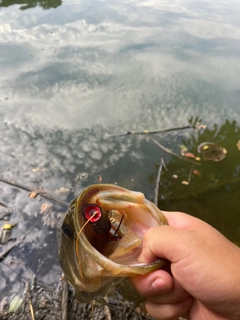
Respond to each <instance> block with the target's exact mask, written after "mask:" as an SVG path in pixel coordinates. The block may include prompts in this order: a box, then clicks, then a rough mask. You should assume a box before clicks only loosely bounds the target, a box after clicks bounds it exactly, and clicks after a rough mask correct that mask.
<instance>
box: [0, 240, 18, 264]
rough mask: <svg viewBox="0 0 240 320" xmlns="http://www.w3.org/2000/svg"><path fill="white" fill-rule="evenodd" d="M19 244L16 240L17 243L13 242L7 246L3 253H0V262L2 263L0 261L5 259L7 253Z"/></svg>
mask: <svg viewBox="0 0 240 320" xmlns="http://www.w3.org/2000/svg"><path fill="white" fill-rule="evenodd" d="M19 242H20V240H17V241H15V242H13V243H12V244H11V245H10V246H8V247H7V248H6V249H5V250H3V251H2V252H1V254H0V262H2V261H3V260H4V259H5V257H6V255H8V253H9V252H10V251H11V250H12V249H13V248H14V247H15V246H16V245H18V244H19Z"/></svg>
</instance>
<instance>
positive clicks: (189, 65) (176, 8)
mask: <svg viewBox="0 0 240 320" xmlns="http://www.w3.org/2000/svg"><path fill="white" fill-rule="evenodd" d="M21 2H22V4H17V3H16V4H15V3H14V1H8V0H2V1H0V70H1V71H0V104H1V107H0V133H1V139H0V148H1V149H0V150H1V158H0V169H1V172H0V173H1V175H2V176H3V177H5V178H6V179H9V180H12V181H15V182H18V183H21V184H23V185H26V186H28V187H29V188H32V189H34V188H36V187H40V186H41V187H43V188H44V189H46V190H48V191H49V192H52V193H53V194H54V196H55V197H57V198H59V199H62V200H63V201H66V202H70V201H71V200H72V199H73V198H74V197H75V196H76V195H77V194H78V193H79V192H80V191H81V190H82V189H83V188H84V187H86V186H88V185H90V184H92V183H97V177H98V175H101V177H102V182H103V183H118V184H119V185H121V186H123V187H127V188H130V189H134V190H138V191H142V192H144V193H145V195H146V197H147V198H148V199H150V200H151V201H153V200H154V190H155V185H156V177H157V173H158V168H159V163H160V160H161V158H163V159H164V162H165V164H166V167H167V170H166V169H164V170H163V174H162V178H161V185H160V194H159V196H158V204H159V207H160V208H162V209H165V210H183V211H185V212H188V213H190V214H192V215H194V216H198V217H200V218H202V219H204V220H206V221H207V222H209V223H210V224H212V225H213V226H215V227H216V228H218V229H219V230H220V231H221V232H223V233H224V234H225V235H226V236H227V237H228V238H229V239H231V240H232V241H234V242H236V243H238V244H239V243H240V219H239V215H240V206H239V190H240V188H239V187H240V151H239V149H238V148H237V142H238V141H239V140H240V116H239V112H240V107H239V101H240V19H239V17H240V3H239V1H236V0H235V1H234V0H231V1H218V2H217V3H216V2H214V1H209V0H205V1H190V0H185V1H184V0H182V1H181V0H179V1H177V0H176V1H154V0H149V1H147V0H146V1H144V0H143V1H124V0H120V1H117V0H116V1H94V0H90V1H89V0H88V1H86V0H85V1H63V2H61V1H44V2H43V1H38V2H37V5H36V3H33V2H31V1H24V0H23V1H21ZM35 5H36V6H35ZM197 117H199V118H201V119H202V124H204V125H206V126H207V128H206V129H205V130H203V129H202V130H196V129H185V130H176V131H173V132H170V133H165V134H155V135H152V136H151V137H153V138H154V139H155V140H157V141H158V142H160V143H161V145H163V146H164V147H165V148H168V149H170V150H172V151H173V152H174V153H176V154H178V155H180V147H179V145H185V146H186V147H187V148H188V150H189V152H191V153H193V154H195V155H198V153H197V147H198V145H199V144H200V143H202V142H205V141H207V142H214V143H216V144H217V145H219V146H221V147H223V148H225V149H226V150H227V155H226V158H225V159H224V160H223V161H221V162H214V161H206V162H204V161H200V162H197V161H195V160H192V161H193V162H187V161H184V160H182V159H179V158H178V157H176V156H175V155H172V154H171V153H169V152H165V151H163V149H161V148H159V147H158V146H157V145H156V144H155V143H153V141H152V140H151V138H149V137H150V136H144V135H128V136H124V137H115V138H112V137H111V136H112V135H119V134H124V133H126V132H127V131H133V130H135V131H142V130H163V129H167V128H173V127H179V126H186V125H188V123H189V119H193V120H194V119H196V118H197ZM193 170H197V172H198V175H194V174H193V173H192V172H193ZM195 172H196V171H195ZM173 176H174V177H175V176H177V177H178V178H177V179H174V178H173ZM188 180H189V181H190V183H189V185H184V184H182V181H188ZM60 188H68V189H70V191H69V192H60V191H61V190H63V189H61V190H60ZM56 190H58V191H56ZM54 192H55V193H54ZM0 194H1V196H0V202H1V203H3V204H4V205H6V206H7V207H9V208H11V209H12V212H13V213H12V215H11V219H10V221H12V222H18V225H17V226H16V227H15V228H14V229H13V237H19V236H20V235H24V239H23V240H22V242H21V243H20V244H19V245H18V246H16V247H15V248H14V249H13V250H12V251H11V254H9V255H8V256H7V258H6V259H5V263H6V264H3V263H0V272H1V274H2V276H1V279H3V280H2V281H1V283H0V296H4V295H5V294H10V293H13V292H16V291H20V290H22V289H23V284H22V280H21V279H22V278H24V277H25V278H30V277H31V276H32V275H33V274H34V273H37V275H38V277H39V279H40V280H41V281H42V282H44V283H47V284H54V283H55V282H56V281H57V280H58V278H59V275H60V267H59V263H58V258H57V243H56V228H55V224H56V221H58V220H59V218H60V216H61V215H62V214H63V213H64V211H65V209H64V208H62V207H61V206H55V207H54V208H53V209H52V212H51V217H50V218H51V219H50V220H51V221H47V218H46V217H45V216H44V214H43V213H41V212H40V211H41V206H42V204H44V203H45V202H46V200H44V199H39V198H36V199H30V198H29V197H28V193H27V192H26V191H23V190H20V189H19V188H14V187H12V186H10V185H7V184H5V183H2V182H0ZM43 216H44V218H43ZM0 222H1V223H3V221H0ZM4 248H5V245H2V249H4ZM10 262H11V265H10V266H9V263H10ZM19 275H20V276H21V277H22V278H20V277H19ZM56 279H57V280H56Z"/></svg>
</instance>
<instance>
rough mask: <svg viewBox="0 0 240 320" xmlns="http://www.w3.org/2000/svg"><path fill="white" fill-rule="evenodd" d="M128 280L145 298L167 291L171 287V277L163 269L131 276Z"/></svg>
mask: <svg viewBox="0 0 240 320" xmlns="http://www.w3.org/2000/svg"><path fill="white" fill-rule="evenodd" d="M130 281H131V282H132V284H133V285H134V287H135V288H136V289H137V290H138V292H139V293H140V294H141V295H142V296H144V297H145V298H149V297H152V296H156V295H160V294H163V293H165V292H169V291H171V290H172V287H173V278H172V277H171V275H170V274H169V273H168V272H167V271H165V270H157V271H154V272H151V273H149V274H147V275H143V276H138V277H132V278H130Z"/></svg>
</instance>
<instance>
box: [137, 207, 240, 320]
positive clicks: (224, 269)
mask: <svg viewBox="0 0 240 320" xmlns="http://www.w3.org/2000/svg"><path fill="white" fill-rule="evenodd" d="M164 214H165V216H166V218H167V220H168V223H169V226H160V227H156V228H151V229H149V230H147V231H146V232H145V234H144V237H143V249H142V252H141V254H140V256H139V258H138V260H139V262H152V261H154V260H156V258H158V257H161V258H164V259H167V260H169V261H170V268H171V272H170V273H169V272H167V271H165V270H163V269H159V270H157V271H154V272H152V273H150V274H147V275H144V276H138V277H134V278H132V279H131V281H132V283H133V285H134V286H135V287H136V289H137V290H138V291H139V293H140V294H142V295H143V296H144V297H145V298H146V299H147V301H146V304H145V308H146V310H147V312H148V313H149V314H150V315H151V316H153V317H155V318H156V319H159V320H161V319H164V320H168V319H169V320H170V319H178V317H179V316H183V317H185V318H187V319H191V320H208V319H210V320H216V319H218V320H230V319H231V320H235V319H236V320H237V319H238V320H239V319H240V270H239V269H240V249H239V248H238V247H237V246H235V245H234V244H233V243H231V242H230V241H229V240H227V239H226V238H225V237H224V236H223V235H222V234H221V233H219V232H218V231H217V230H216V229H214V228H213V227H211V226H210V225H208V224H207V223H205V222H203V221H201V220H199V219H197V218H194V217H192V216H189V215H187V214H185V213H181V212H164Z"/></svg>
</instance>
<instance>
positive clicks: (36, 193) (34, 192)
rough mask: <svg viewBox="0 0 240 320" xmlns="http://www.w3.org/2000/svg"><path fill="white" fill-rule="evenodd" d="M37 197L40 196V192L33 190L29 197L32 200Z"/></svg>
mask: <svg viewBox="0 0 240 320" xmlns="http://www.w3.org/2000/svg"><path fill="white" fill-rule="evenodd" d="M37 195H38V192H36V191H34V190H33V191H32V192H30V193H29V195H28V196H29V198H30V199H34V198H36V196H37Z"/></svg>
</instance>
